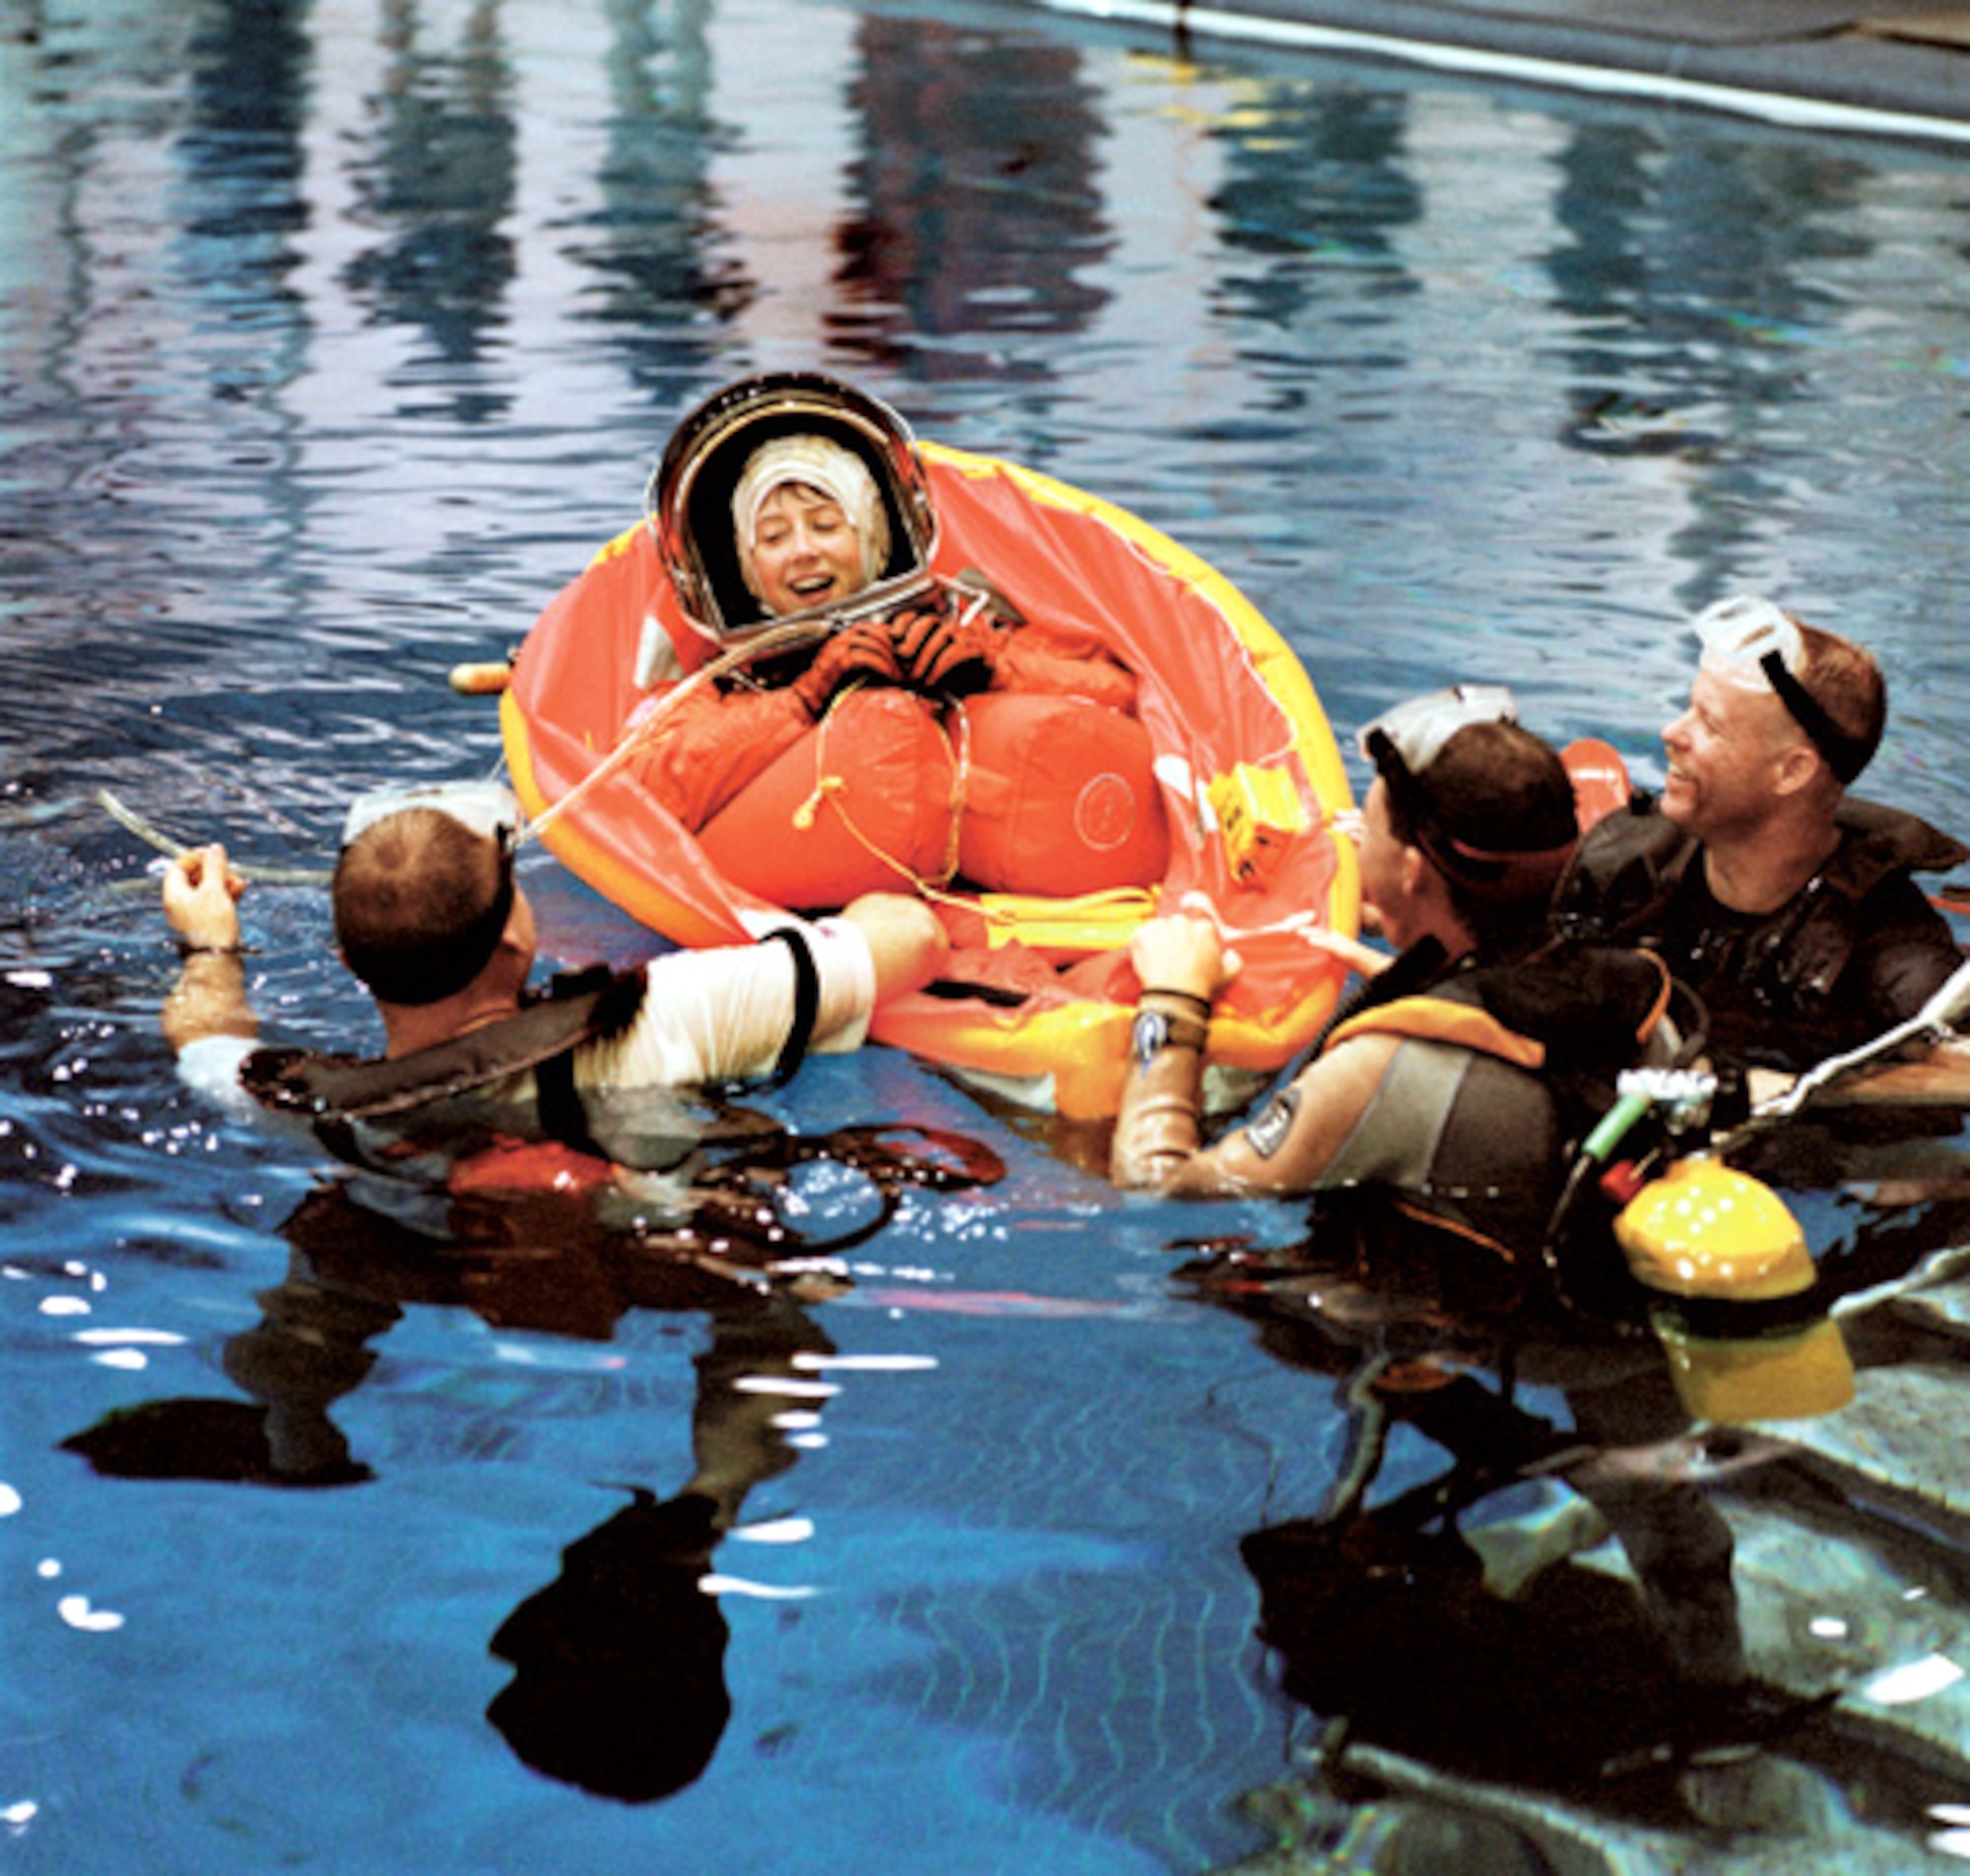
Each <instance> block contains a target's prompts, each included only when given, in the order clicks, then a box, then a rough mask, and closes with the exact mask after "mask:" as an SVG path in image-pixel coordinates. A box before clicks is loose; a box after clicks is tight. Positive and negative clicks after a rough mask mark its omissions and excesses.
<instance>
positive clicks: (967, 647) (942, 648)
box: [889, 613, 999, 697]
mask: <svg viewBox="0 0 1970 1876" xmlns="http://www.w3.org/2000/svg"><path fill="white" fill-rule="evenodd" d="M889 635H890V638H891V640H892V641H893V643H894V645H895V648H896V660H897V662H898V663H899V664H900V665H901V666H902V670H903V676H904V678H905V679H907V680H908V681H909V682H910V683H911V684H913V685H915V686H916V688H917V689H919V690H936V691H941V692H943V693H944V694H945V695H946V696H952V697H969V696H972V695H975V694H976V693H977V692H978V691H980V690H983V689H985V688H986V687H987V686H988V685H989V684H990V683H991V681H992V672H993V667H994V666H995V665H996V663H997V662H998V653H999V634H998V633H997V632H996V631H995V630H994V629H993V628H992V627H991V626H990V625H987V624H986V623H985V622H984V621H983V620H982V619H975V618H974V619H966V618H962V617H957V618H952V617H948V616H946V615H944V614H942V613H898V614H897V615H896V616H895V617H894V618H892V619H891V620H890V621H889Z"/></svg>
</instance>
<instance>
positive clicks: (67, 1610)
mask: <svg viewBox="0 0 1970 1876" xmlns="http://www.w3.org/2000/svg"><path fill="white" fill-rule="evenodd" d="M55 1613H56V1614H57V1615H59V1616H60V1617H61V1619H62V1620H63V1621H64V1622H66V1623H67V1624H68V1625H69V1627H70V1628H72V1629H81V1630H83V1631H84V1632H85V1633H86V1634H92V1635H106V1634H108V1633H109V1632H110V1631H111V1630H112V1629H120V1628H121V1627H122V1626H123V1618H122V1617H121V1616H120V1615H118V1614H117V1613H116V1612H115V1610H113V1609H98V1608H95V1607H93V1606H92V1605H91V1603H90V1600H89V1598H88V1597H87V1596H63V1597H62V1599H61V1600H60V1601H59V1602H57V1603H56V1604H55Z"/></svg>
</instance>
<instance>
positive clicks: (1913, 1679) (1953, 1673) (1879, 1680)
mask: <svg viewBox="0 0 1970 1876" xmlns="http://www.w3.org/2000/svg"><path fill="white" fill-rule="evenodd" d="M1962 1678H1963V1670H1962V1669H1961V1668H1960V1667H1958V1666H1957V1665H1956V1663H1955V1662H1954V1661H1952V1660H1950V1659H1949V1658H1948V1657H1947V1656H1946V1655H1941V1654H1930V1655H1926V1656H1925V1657H1924V1658H1923V1659H1922V1660H1920V1661H1909V1662H1907V1663H1905V1664H1904V1665H1903V1666H1901V1667H1891V1668H1889V1669H1888V1670H1887V1672H1886V1673H1884V1674H1876V1675H1875V1676H1874V1678H1873V1679H1872V1681H1870V1682H1869V1683H1868V1685H1867V1686H1866V1687H1864V1688H1863V1689H1862V1690H1861V1697H1862V1698H1863V1699H1864V1700H1871V1701H1872V1702H1873V1703H1874V1705H1875V1706H1876V1707H1906V1706H1908V1705H1909V1704H1910V1703H1911V1702H1913V1701H1918V1700H1928V1699H1930V1698H1931V1697H1932V1696H1933V1695H1936V1694H1939V1693H1941V1692H1943V1690H1944V1689H1945V1688H1950V1687H1954V1686H1955V1685H1956V1683H1957V1682H1958V1681H1960V1680H1961V1679H1962Z"/></svg>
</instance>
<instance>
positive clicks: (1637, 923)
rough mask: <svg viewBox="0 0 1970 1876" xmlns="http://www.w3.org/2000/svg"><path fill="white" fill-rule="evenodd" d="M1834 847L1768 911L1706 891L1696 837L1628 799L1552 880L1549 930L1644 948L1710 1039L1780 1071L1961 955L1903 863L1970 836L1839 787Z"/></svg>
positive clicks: (1931, 985) (1904, 1008) (1943, 851)
mask: <svg viewBox="0 0 1970 1876" xmlns="http://www.w3.org/2000/svg"><path fill="white" fill-rule="evenodd" d="M1838 822H1839V828H1840V845H1839V847H1838V848H1837V849H1836V850H1835V851H1834V854H1833V857H1832V858H1831V859H1830V860H1828V861H1827V863H1826V865H1825V866H1823V867H1822V868H1821V869H1820V870H1819V872H1818V873H1814V874H1813V876H1812V877H1811V878H1810V879H1809V880H1807V881H1806V884H1805V885H1804V886H1802V887H1801V888H1800V889H1799V891H1798V892H1796V893H1795V894H1794V895H1793V896H1792V898H1791V899H1789V900H1788V901H1787V902H1786V903H1785V904H1784V905H1783V906H1781V907H1780V908H1779V909H1778V910H1777V911H1775V912H1769V913H1758V914H1747V913H1740V912H1733V911H1731V910H1730V909H1728V908H1727V907H1725V906H1722V905H1720V904H1719V903H1718V902H1717V900H1716V899H1715V898H1714V897H1713V896H1712V894H1711V891H1710V888H1709V885H1708V882H1707V880H1706V878H1705V871H1704V868H1703V867H1702V865H1701V864H1699V863H1700V858H1701V854H1702V847H1701V845H1700V843H1699V842H1697V841H1696V840H1695V839H1694V838H1693V837H1692V836H1690V835H1688V834H1686V833H1684V832H1683V831H1682V830H1681V829H1680V828H1678V827H1677V826H1675V823H1674V822H1672V821H1670V820H1668V819H1667V818H1666V817H1665V816H1664V815H1663V814H1662V813H1661V812H1660V811H1658V810H1657V809H1656V808H1655V806H1654V804H1653V803H1652V802H1648V801H1643V800H1638V801H1637V803H1636V804H1635V805H1634V806H1632V807H1630V808H1628V809H1624V810H1622V811H1620V812H1618V813H1614V814H1609V816H1608V817H1607V818H1606V819H1605V820H1603V821H1601V822H1600V823H1599V824H1598V825H1596V826H1595V828H1594V829H1593V831H1592V832H1591V833H1589V834H1588V836H1587V838H1586V839H1585V840H1584V841H1583V842H1582V843H1581V848H1580V854H1579V857H1578V859H1577V860H1576V861H1575V862H1574V865H1573V868H1572V870H1571V872H1570V873H1568V875H1567V877H1566V878H1565V879H1564V880H1562V881H1561V884H1560V889H1559V894H1558V897H1557V900H1556V905H1557V909H1558V913H1559V917H1560V921H1561V925H1562V929H1564V930H1566V931H1568V932H1571V933H1575V934H1580V935H1588V936H1593V937H1597V938H1606V939H1609V940H1613V941H1616V942H1620V943H1626V944H1637V945H1641V946H1643V947H1645V948H1646V949H1649V950H1652V951H1655V952H1657V953H1658V954H1659V955H1660V956H1661V957H1662V959H1663V961H1664V962H1665V963H1666V964H1668V966H1669V967H1670V970H1671V972H1672V973H1673V974H1674V975H1675V978H1676V979H1677V980H1678V981H1679V982H1680V983H1683V984H1685V985H1687V986H1688V987H1689V988H1690V989H1691V990H1693V991H1694V992H1695V993H1696V994H1697V995H1698V996H1699V997H1700V998H1702V1000H1703V1002H1704V1003H1705V1005H1706V1006H1707V1008H1708V1011H1709V1016H1710V1038H1709V1039H1710V1046H1711V1049H1712V1051H1713V1053H1715V1054H1717V1055H1720V1056H1723V1057H1727V1058H1734V1059H1736V1060H1738V1061H1740V1062H1744V1063H1751V1064H1756V1065H1759V1066H1763V1067H1778V1068H1787V1069H1791V1070H1794V1071H1797V1070H1800V1069H1803V1068H1806V1067H1810V1066H1811V1065H1812V1064H1813V1063H1815V1062H1817V1061H1820V1060H1821V1059H1823V1058H1824V1057H1826V1056H1828V1055H1833V1054H1837V1053H1840V1052H1842V1051H1845V1050H1848V1049H1852V1048H1855V1047H1857V1046H1859V1045H1860V1044H1861V1043H1864V1042H1867V1041H1868V1040H1870V1039H1871V1038H1872V1037H1874V1036H1876V1035H1878V1034H1880V1033H1881V1032H1882V1031H1883V1030H1885V1029H1887V1028H1889V1027H1891V1026H1892V1025H1893V1024H1895V1023H1897V1022H1900V1021H1901V1020H1903V1019H1904V1018H1905V1017H1908V1016H1911V1015H1913V1014H1914V1013H1915V1012H1916V1011H1917V1010H1918V1009H1920V1008H1921V1007H1922V1005H1923V1004H1924V1003H1927V1002H1928V1001H1929V999H1930V998H1931V997H1932V996H1933V995H1934V994H1935V993H1936V991H1937V990H1938V989H1939V988H1940V987H1941V985H1942V984H1943V983H1944V982H1945V981H1946V980H1947V979H1948V978H1949V976H1950V975H1951V973H1952V972H1953V971H1954V970H1955V969H1956V967H1957V966H1958V965H1959V964H1961V963H1962V961H1963V953H1962V951H1961V950H1960V948H1959V947H1958V946H1957V944H1956V942H1955V940H1954V938H1952V937H1951V935H1950V932H1949V927H1948V925H1947V923H1946V922H1945V921H1944V920H1943V918H1942V917H1941V915H1940V914H1939V913H1938V912H1937V910H1936V908H1935V907H1934V906H1932V905H1931V904H1930V903H1929V900H1928V898H1927V896H1926V895H1925V894H1924V892H1923V890H1922V888H1921V887H1920V886H1919V885H1918V884H1917V883H1916V882H1915V880H1914V878H1913V877H1912V876H1911V875H1912V874H1913V873H1917V872H1941V871H1945V870H1947V869H1948V868H1951V867H1955V866H1958V865H1960V864H1962V862H1963V861H1964V860H1966V859H1970V848H1965V847H1964V846H1963V845H1962V844H1961V843H1960V842H1958V841H1955V840H1953V839H1951V838H1950V837H1949V836H1948V835H1947V834H1943V833H1939V832H1938V831H1937V829H1936V828H1934V827H1932V826H1930V825H1929V824H1928V823H1927V822H1926V821H1922V820H1918V819H1917V818H1916V817H1915V816H1914V815H1913V814H1906V813H1903V812H1901V811H1900V810H1899V809H1891V808H1881V807H1877V806H1875V805H1874V804H1872V803H1869V802H1859V801H1849V802H1847V803H1845V804H1843V805H1842V807H1841V809H1840V812H1839V816H1838Z"/></svg>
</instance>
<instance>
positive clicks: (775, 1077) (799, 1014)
mask: <svg viewBox="0 0 1970 1876" xmlns="http://www.w3.org/2000/svg"><path fill="white" fill-rule="evenodd" d="M770 938H779V939H781V940H782V941H783V942H784V943H785V945H786V947H787V955H788V956H789V957H791V958H792V959H793V963H794V1014H793V1024H792V1026H791V1027H790V1028H789V1029H788V1030H787V1039H786V1041H785V1042H783V1043H782V1044H781V1045H780V1059H779V1060H778V1061H777V1062H775V1063H774V1064H773V1072H772V1073H771V1074H770V1075H768V1076H767V1077H766V1079H765V1080H764V1081H763V1082H755V1084H754V1085H755V1087H767V1088H777V1087H780V1086H782V1085H783V1084H784V1083H786V1082H788V1081H790V1080H791V1079H792V1078H793V1072H794V1070H795V1069H796V1068H798V1067H800V1065H801V1062H802V1060H803V1058H804V1057H805V1056H806V1055H807V1046H808V1044H809V1043H810V1042H812V1041H813V1040H814V1024H815V1018H816V1017H818V1016H819V1015H820V1014H821V972H820V970H819V969H818V968H817V966H816V964H815V961H814V945H813V944H812V943H811V942H810V940H809V938H808V935H807V934H806V933H805V932H804V931H802V930H801V928H800V927H799V926H797V925H782V926H776V927H775V928H774V929H773V930H772V931H770V932H768V933H767V934H766V937H765V938H762V939H761V940H760V942H761V943H764V942H766V940H767V939H770Z"/></svg>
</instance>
